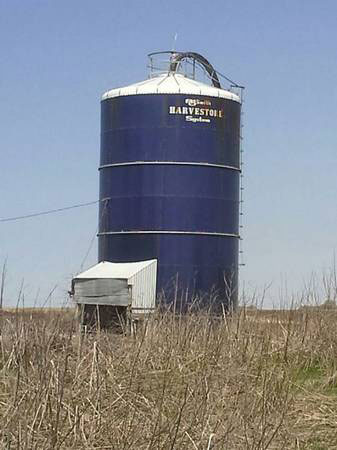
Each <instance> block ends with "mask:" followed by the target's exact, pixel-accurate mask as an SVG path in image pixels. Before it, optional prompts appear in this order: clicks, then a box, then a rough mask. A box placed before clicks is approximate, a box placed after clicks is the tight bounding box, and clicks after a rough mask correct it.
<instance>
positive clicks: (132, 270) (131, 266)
mask: <svg viewBox="0 0 337 450" xmlns="http://www.w3.org/2000/svg"><path fill="white" fill-rule="evenodd" d="M156 261H157V260H156V259H150V260H148V261H138V262H129V263H112V262H109V261H102V262H100V263H98V264H96V265H95V266H93V267H90V269H88V270H86V271H84V272H82V273H80V274H78V275H76V276H75V277H74V280H76V279H77V278H119V279H128V278H130V277H132V276H134V275H136V274H137V273H138V272H140V271H141V270H143V269H144V268H145V267H148V266H150V265H151V264H153V263H156Z"/></svg>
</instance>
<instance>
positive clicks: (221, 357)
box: [0, 308, 337, 450]
mask: <svg viewBox="0 0 337 450" xmlns="http://www.w3.org/2000/svg"><path fill="white" fill-rule="evenodd" d="M336 319H337V313H336V312H335V311H334V310H333V309H332V310H329V311H326V310H324V309H323V310H322V309H320V308H302V309H299V310H289V311H278V312H265V311H259V310H257V309H254V308H242V309H241V310H240V311H239V312H238V313H236V314H235V315H233V316H232V317H222V318H218V319H214V318H212V317H210V316H209V315H208V314H207V313H198V314H189V315H186V316H179V317H174V316H173V314H171V313H167V314H164V315H161V316H159V315H158V316H153V317H151V318H150V319H149V320H148V321H147V322H145V323H144V324H143V326H142V327H140V328H139V329H138V332H137V335H136V336H134V337H132V336H127V337H125V336H121V335H116V334H115V335H114V334H109V333H107V332H99V333H97V334H92V335H86V336H81V335H80V334H79V333H78V324H77V322H76V319H75V317H74V313H73V312H72V311H71V310H64V311H62V310H60V311H52V310H44V311H39V310H36V311H35V312H33V311H29V310H28V311H27V310H17V311H15V312H11V313H7V314H5V313H4V316H3V317H2V329H1V341H0V343H1V345H0V430H1V431H0V436H1V437H0V442H1V448H3V449H200V450H201V449H292V448H293V449H306V448H308V449H317V450H318V449H330V448H331V449H333V448H337V376H336V373H337V371H336V370H337V369H336V361H337V359H336V356H337V327H336Z"/></svg>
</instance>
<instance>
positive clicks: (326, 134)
mask: <svg viewBox="0 0 337 450" xmlns="http://www.w3.org/2000/svg"><path fill="white" fill-rule="evenodd" d="M336 17H337V3H336V2H335V1H334V0H325V1H324V2H317V1H314V0H306V1H304V0H301V1H294V0H283V1H279V2H276V1H275V2H271V1H270V0H269V1H268V0H264V1H262V0H255V1H254V2H253V1H249V2H248V1H246V2H237V1H234V0H230V1H226V0H221V1H220V0H212V1H210V2H205V1H200V0H193V1H189V0H185V1H181V0H180V1H178V0H171V1H165V2H163V1H158V0H157V1H149V0H142V1H135V0H133V1H131V0H129V1H121V0H115V1H112V0H109V1H108V0H100V1H96V2H94V1H88V0H73V1H69V0H68V1H65V0H58V1H55V0H39V1H38V0H25V1H22V0H10V1H9V0H0V123H1V126H0V145H1V177H0V199H1V203H0V217H2V218H3V217H8V216H16V215H21V214H25V213H27V214H28V213H30V212H35V211H40V210H45V209H50V208H58V207H62V206H65V205H72V204H75V203H81V202H86V201H90V200H95V199H97V198H98V172H97V166H98V160H99V120H100V95H101V94H102V93H103V92H104V91H106V90H107V89H110V88H113V87H116V86H121V85H127V84H129V83H132V82H136V81H140V80H142V79H145V78H146V77H147V69H146V63H147V60H146V55H147V53H149V52H151V51H159V50H168V49H170V48H171V47H172V43H173V37H174V35H175V33H178V40H177V45H176V49H177V50H181V51H188V50H189V51H196V52H199V53H201V54H203V55H204V56H206V57H207V58H208V59H209V60H210V61H211V63H212V64H213V65H214V66H215V67H216V68H217V69H218V70H220V71H221V72H224V73H226V74H227V75H229V76H230V77H231V78H233V79H235V80H237V81H238V82H240V83H243V84H244V85H245V86H246V87H247V91H246V103H245V105H244V109H245V115H244V124H245V142H244V146H245V170H244V175H245V178H244V185H245V208H244V213H245V216H244V225H245V228H244V230H243V237H244V242H243V244H244V251H245V254H244V260H245V263H246V266H245V267H244V268H243V269H242V271H241V279H242V280H243V281H244V282H245V285H246V286H248V287H249V288H250V289H252V288H254V287H255V286H257V287H260V288H261V287H263V286H264V285H268V284H269V283H272V288H271V291H270V292H271V294H270V298H269V299H267V302H269V304H271V303H272V302H273V301H274V300H275V295H277V292H278V290H279V286H280V283H281V284H282V283H284V280H287V284H288V286H289V289H290V290H291V291H292V290H294V291H297V290H300V289H301V287H302V283H303V279H307V277H308V276H309V275H310V273H311V272H312V271H315V272H320V271H321V270H322V269H323V268H324V267H328V266H329V264H331V263H332V259H333V253H334V250H335V248H336V246H337V231H336V228H337V208H336V188H337V177H336V172H337V158H336V146H337V145H336V143H337V139H336V138H337V127H336V123H337V113H336V103H337V89H336V80H337V58H336V47H337V44H336V42H337V31H336ZM96 229H97V208H96V206H90V207H87V208H82V209H77V210H72V211H68V212H65V213H63V214H59V215H51V216H46V217H40V218H36V219H30V220H25V221H20V222H10V223H0V263H2V262H3V261H4V259H5V258H6V257H8V278H7V290H6V298H5V300H6V303H7V304H15V300H16V293H17V291H18V289H19V285H20V283H21V281H22V280H23V279H24V286H25V289H24V292H25V301H26V303H27V304H29V303H31V302H33V301H34V297H35V295H36V292H37V290H38V289H39V288H40V294H39V302H40V303H43V301H44V299H45V297H46V295H47V293H48V291H50V290H51V289H52V288H53V286H55V285H57V286H58V288H57V290H56V291H55V294H54V296H53V302H60V301H61V300H62V298H65V292H66V290H67V288H68V285H69V281H70V279H71V276H72V274H75V273H76V272H77V271H78V270H79V269H80V267H81V263H82V261H83V258H84V257H85V254H86V252H87V250H88V248H89V244H90V241H91V239H92V238H93V236H94V235H95V232H96ZM96 248H97V247H96V242H95V244H94V246H93V248H92V250H91V251H90V253H89V256H88V258H87V259H86V261H85V267H87V266H89V265H91V264H93V263H95V262H96Z"/></svg>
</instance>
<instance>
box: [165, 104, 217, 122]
mask: <svg viewBox="0 0 337 450" xmlns="http://www.w3.org/2000/svg"><path fill="white" fill-rule="evenodd" d="M185 104H186V105H188V106H169V114H180V115H183V116H185V120H186V122H194V123H198V122H206V123H210V122H211V120H212V119H214V118H217V119H222V118H223V117H224V114H223V110H222V109H214V108H211V106H212V102H211V101H210V100H201V99H198V98H186V99H185Z"/></svg>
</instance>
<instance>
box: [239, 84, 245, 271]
mask: <svg viewBox="0 0 337 450" xmlns="http://www.w3.org/2000/svg"><path fill="white" fill-rule="evenodd" d="M239 89H240V98H241V114H240V199H239V266H245V265H246V264H245V262H244V257H243V248H242V241H243V238H242V235H241V231H242V229H243V203H244V199H243V191H244V186H243V165H244V163H243V153H244V148H243V128H244V124H243V116H244V111H243V104H244V98H243V92H244V87H240V88H239Z"/></svg>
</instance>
